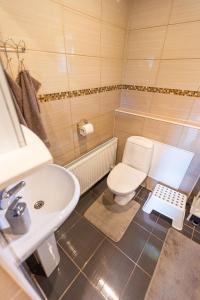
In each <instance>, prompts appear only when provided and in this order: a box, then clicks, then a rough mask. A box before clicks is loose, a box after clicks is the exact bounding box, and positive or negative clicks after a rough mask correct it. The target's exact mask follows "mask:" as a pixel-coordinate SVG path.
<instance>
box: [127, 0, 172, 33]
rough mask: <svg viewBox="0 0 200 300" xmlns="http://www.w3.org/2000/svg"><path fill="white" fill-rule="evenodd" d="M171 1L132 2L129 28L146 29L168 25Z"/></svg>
mask: <svg viewBox="0 0 200 300" xmlns="http://www.w3.org/2000/svg"><path fill="white" fill-rule="evenodd" d="M171 2H172V1H171V0H165V1H160V0H140V1H138V0H132V1H131V2H130V3H131V7H130V15H129V28H145V27H152V26H159V25H166V24H168V19H169V13H170V8H171Z"/></svg>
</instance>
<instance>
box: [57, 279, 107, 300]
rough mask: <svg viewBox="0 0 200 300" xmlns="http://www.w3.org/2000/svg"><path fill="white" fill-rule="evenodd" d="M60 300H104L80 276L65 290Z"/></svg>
mask: <svg viewBox="0 0 200 300" xmlns="http://www.w3.org/2000/svg"><path fill="white" fill-rule="evenodd" d="M61 299H62V300H105V299H104V298H103V297H102V296H101V295H100V293H99V292H98V291H97V290H96V289H95V288H94V287H93V286H92V285H91V283H89V281H88V280H87V279H86V278H85V276H83V275H82V274H80V275H79V276H78V277H77V279H76V280H75V281H74V283H73V284H72V286H71V287H70V288H69V290H67V292H66V293H65V294H64V296H63V297H62V298H61Z"/></svg>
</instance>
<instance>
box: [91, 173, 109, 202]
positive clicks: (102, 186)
mask: <svg viewBox="0 0 200 300" xmlns="http://www.w3.org/2000/svg"><path fill="white" fill-rule="evenodd" d="M106 189H107V176H106V177H104V178H103V179H101V180H100V181H99V182H97V184H95V186H94V187H93V192H94V193H95V194H96V195H97V197H98V196H100V195H101V194H102V193H103V192H104V191H105V190H106Z"/></svg>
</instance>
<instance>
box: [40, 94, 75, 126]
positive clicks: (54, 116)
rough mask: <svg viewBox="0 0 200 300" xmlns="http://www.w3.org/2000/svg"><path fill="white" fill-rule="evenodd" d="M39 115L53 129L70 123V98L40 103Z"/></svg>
mask: <svg viewBox="0 0 200 300" xmlns="http://www.w3.org/2000/svg"><path fill="white" fill-rule="evenodd" d="M40 110H41V115H42V118H43V120H44V122H45V123H47V124H48V126H49V127H51V126H53V127H54V128H55V129H57V128H59V127H60V126H61V127H65V126H70V125H72V117H71V108H70V100H69V99H66V100H55V101H50V102H44V103H40Z"/></svg>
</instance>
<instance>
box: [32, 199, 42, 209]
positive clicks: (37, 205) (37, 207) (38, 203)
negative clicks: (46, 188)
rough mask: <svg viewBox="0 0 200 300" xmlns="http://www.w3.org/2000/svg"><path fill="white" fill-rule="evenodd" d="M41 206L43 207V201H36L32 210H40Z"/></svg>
mask: <svg viewBox="0 0 200 300" xmlns="http://www.w3.org/2000/svg"><path fill="white" fill-rule="evenodd" d="M43 206H44V201H42V200H40V201H37V202H35V204H34V208H35V209H40V208H42V207H43Z"/></svg>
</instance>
